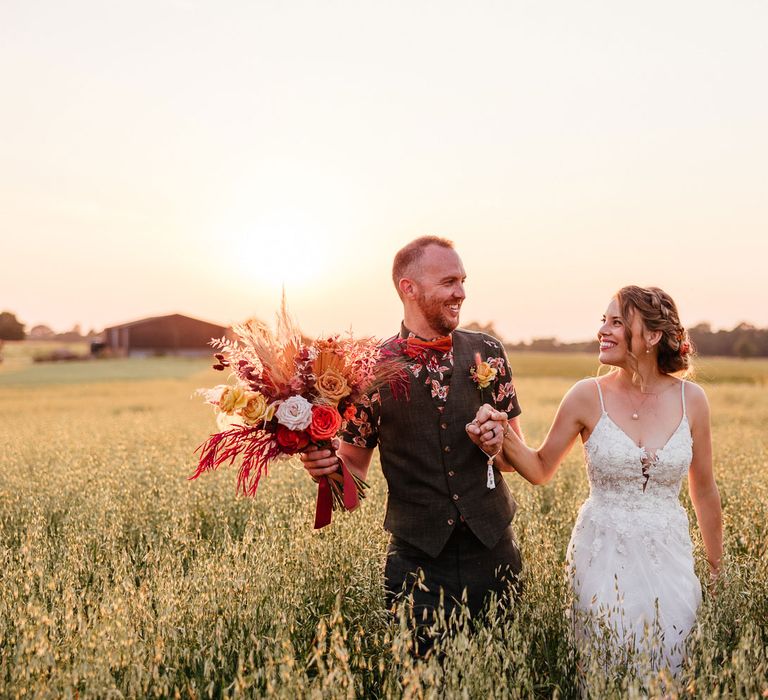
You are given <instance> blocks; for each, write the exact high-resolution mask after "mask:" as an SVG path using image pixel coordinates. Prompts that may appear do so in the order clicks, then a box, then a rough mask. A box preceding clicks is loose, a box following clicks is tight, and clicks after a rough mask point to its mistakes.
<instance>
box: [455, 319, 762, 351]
mask: <svg viewBox="0 0 768 700" xmlns="http://www.w3.org/2000/svg"><path fill="white" fill-rule="evenodd" d="M464 327H465V328H467V329H468V330H476V331H482V332H483V333H488V334H489V335H492V336H494V337H496V338H500V337H501V336H500V335H499V334H498V333H497V332H496V330H495V329H494V327H493V324H487V325H485V326H482V325H480V324H479V323H470V324H468V325H466V326H464ZM688 334H689V335H690V337H691V341H692V342H693V346H694V348H695V349H696V352H697V354H699V355H708V356H713V355H718V356H724V357H742V358H749V357H768V328H757V327H755V326H753V325H751V324H749V323H740V324H739V325H738V326H736V327H735V328H733V329H731V330H718V331H713V330H712V326H711V325H710V324H708V323H700V324H699V325H697V326H694V327H693V328H689V329H688ZM504 347H506V349H507V350H508V351H509V352H594V353H596V352H597V349H598V342H597V339H595V340H586V341H583V342H577V343H563V342H561V341H560V340H558V339H557V338H554V337H551V338H535V339H534V340H531V341H529V342H520V343H509V342H505V343H504Z"/></svg>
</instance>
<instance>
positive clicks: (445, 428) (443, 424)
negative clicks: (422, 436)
mask: <svg viewBox="0 0 768 700" xmlns="http://www.w3.org/2000/svg"><path fill="white" fill-rule="evenodd" d="M440 427H441V428H442V429H443V430H448V423H440Z"/></svg>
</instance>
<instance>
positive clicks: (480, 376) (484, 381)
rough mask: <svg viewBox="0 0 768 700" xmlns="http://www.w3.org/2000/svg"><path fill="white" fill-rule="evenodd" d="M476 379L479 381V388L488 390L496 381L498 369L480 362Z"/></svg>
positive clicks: (476, 370)
mask: <svg viewBox="0 0 768 700" xmlns="http://www.w3.org/2000/svg"><path fill="white" fill-rule="evenodd" d="M475 379H476V380H477V386H479V387H480V388H481V389H487V388H488V387H489V386H490V384H491V382H492V381H493V380H494V379H496V369H495V368H494V367H491V366H490V365H489V364H488V363H487V362H480V363H479V364H478V365H477V367H475Z"/></svg>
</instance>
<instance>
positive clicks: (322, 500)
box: [315, 476, 333, 530]
mask: <svg viewBox="0 0 768 700" xmlns="http://www.w3.org/2000/svg"><path fill="white" fill-rule="evenodd" d="M332 512H333V496H332V495H331V485H330V484H329V483H328V477H327V476H323V477H320V481H318V482H317V504H316V505H315V530H319V529H320V528H321V527H325V526H326V525H330V523H331V513H332Z"/></svg>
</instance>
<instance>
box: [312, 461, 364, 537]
mask: <svg viewBox="0 0 768 700" xmlns="http://www.w3.org/2000/svg"><path fill="white" fill-rule="evenodd" d="M337 457H338V455H337ZM338 459H339V464H340V465H341V476H342V478H343V482H342V483H343V488H344V493H343V498H344V509H345V510H354V509H355V508H357V506H359V505H360V499H359V498H358V496H357V484H355V480H354V478H353V477H352V472H350V471H349V469H347V465H346V464H344V460H342V459H341V457H338ZM332 514H333V493H332V492H331V484H330V482H329V481H328V477H327V476H323V477H320V481H318V482H317V503H316V504H315V530H319V529H320V528H323V527H325V526H326V525H330V523H331V518H332V517H333V516H332Z"/></svg>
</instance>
